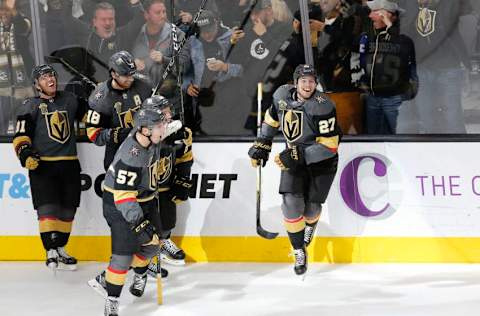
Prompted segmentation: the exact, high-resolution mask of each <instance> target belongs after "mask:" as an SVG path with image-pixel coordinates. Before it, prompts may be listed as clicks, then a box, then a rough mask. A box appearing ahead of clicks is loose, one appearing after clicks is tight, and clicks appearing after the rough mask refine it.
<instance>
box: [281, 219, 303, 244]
mask: <svg viewBox="0 0 480 316" xmlns="http://www.w3.org/2000/svg"><path fill="white" fill-rule="evenodd" d="M284 224H285V228H286V229H287V233H288V238H289V239H290V243H291V244H292V247H293V249H300V248H303V247H304V245H305V242H304V240H303V235H304V231H305V218H304V217H303V216H300V217H298V218H294V219H289V218H284Z"/></svg>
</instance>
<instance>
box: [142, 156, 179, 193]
mask: <svg viewBox="0 0 480 316" xmlns="http://www.w3.org/2000/svg"><path fill="white" fill-rule="evenodd" d="M148 168H149V174H150V189H151V190H155V189H156V188H157V187H158V185H159V184H162V183H164V182H165V181H166V180H168V178H169V177H170V175H171V174H172V169H173V159H172V155H171V154H170V155H169V156H167V157H163V158H162V159H160V160H156V161H155V162H154V163H153V164H151V165H150V166H149V167H148Z"/></svg>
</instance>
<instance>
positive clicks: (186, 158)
mask: <svg viewBox="0 0 480 316" xmlns="http://www.w3.org/2000/svg"><path fill="white" fill-rule="evenodd" d="M192 160H193V152H192V151H191V150H189V151H188V152H187V153H186V154H183V155H182V156H181V157H179V158H177V159H175V164H176V165H178V164H179V163H182V162H187V161H192Z"/></svg>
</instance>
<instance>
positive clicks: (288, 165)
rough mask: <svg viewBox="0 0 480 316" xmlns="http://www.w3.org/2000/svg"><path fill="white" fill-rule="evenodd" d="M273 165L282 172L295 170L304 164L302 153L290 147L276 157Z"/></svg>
mask: <svg viewBox="0 0 480 316" xmlns="http://www.w3.org/2000/svg"><path fill="white" fill-rule="evenodd" d="M275 163H276V164H277V165H278V166H279V167H280V169H282V170H289V169H296V168H298V167H300V166H302V165H304V164H305V161H304V159H303V152H302V150H301V149H300V148H298V147H297V146H292V148H287V149H285V150H284V151H282V152H281V153H279V154H278V155H276V156H275Z"/></svg>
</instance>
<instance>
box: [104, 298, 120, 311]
mask: <svg viewBox="0 0 480 316" xmlns="http://www.w3.org/2000/svg"><path fill="white" fill-rule="evenodd" d="M105 312H106V314H107V315H118V298H117V297H113V296H109V297H108V298H107V301H106V303H105Z"/></svg>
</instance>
